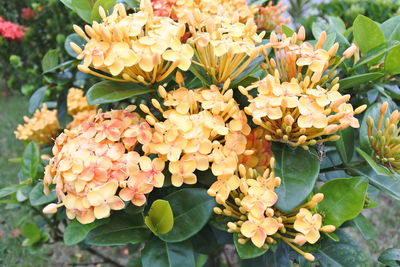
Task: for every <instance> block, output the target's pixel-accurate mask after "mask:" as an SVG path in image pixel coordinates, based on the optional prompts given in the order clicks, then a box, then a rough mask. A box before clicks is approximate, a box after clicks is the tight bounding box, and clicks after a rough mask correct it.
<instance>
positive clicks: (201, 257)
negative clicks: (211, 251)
mask: <svg viewBox="0 0 400 267" xmlns="http://www.w3.org/2000/svg"><path fill="white" fill-rule="evenodd" d="M195 261H196V264H195V265H196V267H203V266H204V265H205V264H206V263H207V261H208V255H205V254H198V255H197V256H196V259H195Z"/></svg>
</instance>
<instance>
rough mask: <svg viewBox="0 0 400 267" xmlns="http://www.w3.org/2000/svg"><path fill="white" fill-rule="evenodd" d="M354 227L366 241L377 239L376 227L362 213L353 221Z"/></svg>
mask: <svg viewBox="0 0 400 267" xmlns="http://www.w3.org/2000/svg"><path fill="white" fill-rule="evenodd" d="M352 223H353V225H354V226H355V227H356V228H357V229H358V230H359V231H360V233H361V234H362V236H363V237H364V238H365V240H370V239H373V238H375V237H376V234H377V232H376V229H375V227H374V225H373V224H372V223H371V222H370V221H369V220H368V219H367V218H365V217H364V215H362V213H360V214H359V215H358V216H357V217H355V218H354V219H353V220H352Z"/></svg>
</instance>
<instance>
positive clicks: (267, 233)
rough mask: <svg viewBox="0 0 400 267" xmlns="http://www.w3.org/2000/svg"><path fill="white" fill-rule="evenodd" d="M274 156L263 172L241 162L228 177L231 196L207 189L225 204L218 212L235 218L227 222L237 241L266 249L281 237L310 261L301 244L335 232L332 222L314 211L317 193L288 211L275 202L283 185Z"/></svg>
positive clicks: (321, 195) (313, 241) (215, 210)
mask: <svg viewBox="0 0 400 267" xmlns="http://www.w3.org/2000/svg"><path fill="white" fill-rule="evenodd" d="M273 165H274V158H271V160H270V167H269V168H266V169H265V171H264V172H263V174H262V175H260V174H259V173H258V172H257V171H255V170H254V169H252V168H248V169H246V168H245V167H244V166H243V165H239V168H238V171H237V172H235V175H232V176H231V177H230V178H229V181H230V182H229V184H230V188H229V190H228V191H229V192H228V197H226V196H223V198H221V196H220V192H218V193H216V192H215V191H214V189H213V187H214V185H213V186H211V188H210V189H209V190H208V193H209V194H210V195H211V196H216V200H217V203H218V204H220V205H221V206H223V207H224V208H223V209H221V208H219V207H215V208H214V212H215V213H216V214H221V215H225V216H228V217H231V218H233V219H234V220H235V221H233V222H228V223H227V226H228V229H229V230H228V231H229V232H236V233H237V234H238V242H239V243H241V244H245V243H246V242H248V241H249V240H251V242H252V243H253V244H254V245H255V246H256V247H259V248H265V249H267V248H268V247H269V244H272V243H276V240H277V239H280V240H282V241H283V242H285V243H287V244H288V245H289V246H290V247H292V248H293V249H294V250H295V251H297V252H298V253H300V254H301V255H303V256H304V257H305V258H306V259H307V260H310V261H313V260H314V256H313V255H312V254H310V253H305V252H304V251H302V250H301V249H300V248H299V247H298V246H302V245H304V244H305V243H306V242H308V243H310V244H314V243H316V242H317V241H318V239H319V238H320V231H323V232H333V231H334V230H335V227H334V226H333V225H325V226H322V216H321V215H320V214H318V213H313V212H312V210H313V209H314V207H315V206H316V205H317V204H318V203H319V202H320V201H322V199H323V194H321V193H318V194H316V195H314V196H313V198H312V199H311V200H310V201H309V202H307V203H306V204H304V205H302V206H300V207H298V208H295V209H293V210H292V211H290V212H288V213H285V212H281V211H280V210H279V209H277V208H276V207H275V206H274V205H275V203H276V202H277V201H278V195H277V194H276V193H275V192H274V189H275V188H276V187H278V186H279V185H280V182H281V180H280V178H279V177H275V174H274V169H273V167H272V166H273Z"/></svg>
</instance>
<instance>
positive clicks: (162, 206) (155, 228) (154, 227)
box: [144, 199, 174, 235]
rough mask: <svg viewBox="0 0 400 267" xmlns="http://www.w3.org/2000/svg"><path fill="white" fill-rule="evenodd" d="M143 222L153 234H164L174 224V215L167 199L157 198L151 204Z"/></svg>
mask: <svg viewBox="0 0 400 267" xmlns="http://www.w3.org/2000/svg"><path fill="white" fill-rule="evenodd" d="M144 222H145V224H146V225H147V227H149V229H150V230H151V231H152V232H153V233H154V234H155V235H161V234H166V233H168V232H169V231H171V229H172V227H173V226H174V215H173V214H172V209H171V206H170V205H169V203H168V201H165V200H162V199H157V200H156V201H154V202H153V204H151V207H150V211H149V216H146V217H145V218H144Z"/></svg>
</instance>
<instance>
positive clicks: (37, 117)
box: [14, 104, 60, 144]
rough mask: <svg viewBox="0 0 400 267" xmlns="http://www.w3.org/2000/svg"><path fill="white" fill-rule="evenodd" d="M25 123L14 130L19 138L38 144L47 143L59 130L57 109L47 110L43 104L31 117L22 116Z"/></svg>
mask: <svg viewBox="0 0 400 267" xmlns="http://www.w3.org/2000/svg"><path fill="white" fill-rule="evenodd" d="M24 121H25V124H23V125H22V124H20V125H18V127H17V130H16V131H15V132H14V134H15V137H16V138H17V139H19V140H29V141H33V142H36V143H38V144H48V143H50V142H51V140H52V139H53V137H55V136H56V135H57V133H58V132H59V131H60V124H59V122H58V118H57V110H48V109H47V105H46V104H43V106H42V108H41V109H37V110H36V111H35V113H34V114H33V117H32V118H28V117H26V116H24Z"/></svg>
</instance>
